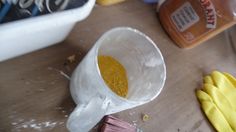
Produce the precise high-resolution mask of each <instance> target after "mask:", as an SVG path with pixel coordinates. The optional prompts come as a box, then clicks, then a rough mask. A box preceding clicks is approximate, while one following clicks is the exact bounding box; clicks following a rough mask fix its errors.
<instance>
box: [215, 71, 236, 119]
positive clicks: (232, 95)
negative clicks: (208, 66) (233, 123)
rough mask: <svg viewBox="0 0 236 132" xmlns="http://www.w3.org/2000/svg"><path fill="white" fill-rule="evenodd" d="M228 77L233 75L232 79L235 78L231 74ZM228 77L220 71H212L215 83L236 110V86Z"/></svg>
mask: <svg viewBox="0 0 236 132" xmlns="http://www.w3.org/2000/svg"><path fill="white" fill-rule="evenodd" d="M228 77H231V79H232V80H233V79H234V78H233V76H231V75H228ZM228 77H226V76H225V75H224V74H223V73H220V72H218V71H213V72H212V73H211V78H212V80H213V82H214V85H215V86H216V87H217V88H218V89H219V90H220V91H221V92H222V93H223V94H224V95H225V97H226V98H227V99H228V101H229V102H230V104H231V105H232V106H233V109H234V110H236V88H235V87H234V85H233V84H232V82H231V81H230V80H229V79H228ZM235 120H236V119H235Z"/></svg>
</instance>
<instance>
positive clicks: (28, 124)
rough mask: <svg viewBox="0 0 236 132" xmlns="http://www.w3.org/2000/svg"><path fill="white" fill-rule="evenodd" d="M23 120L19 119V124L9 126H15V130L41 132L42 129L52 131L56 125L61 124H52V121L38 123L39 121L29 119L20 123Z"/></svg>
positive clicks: (14, 123)
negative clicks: (27, 129)
mask: <svg viewBox="0 0 236 132" xmlns="http://www.w3.org/2000/svg"><path fill="white" fill-rule="evenodd" d="M23 120H24V119H21V122H12V123H11V124H12V125H16V128H17V130H20V129H26V128H30V129H34V130H38V131H42V130H44V129H52V128H54V127H55V126H56V125H57V124H62V123H61V122H60V123H58V122H53V121H45V122H39V121H36V120H35V119H31V120H29V121H25V122H22V121H23ZM18 121H19V120H18ZM63 123H64V122H63Z"/></svg>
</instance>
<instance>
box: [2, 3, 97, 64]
mask: <svg viewBox="0 0 236 132" xmlns="http://www.w3.org/2000/svg"><path fill="white" fill-rule="evenodd" d="M94 4H95V0H88V2H87V3H85V4H84V5H83V6H81V7H79V8H75V9H70V10H65V11H61V12H56V13H53V14H47V15H43V16H38V17H34V18H30V19H23V20H19V21H14V22H10V23H5V24H2V25H0V62H1V61H4V60H7V59H10V58H13V57H16V56H19V55H23V54H25V53H29V52H32V51H35V50H38V49H41V48H44V47H47V46H50V45H53V44H56V43H59V42H61V41H63V40H64V39H65V38H66V37H67V36H68V34H69V33H70V31H71V30H72V28H73V27H74V25H75V24H76V22H78V21H81V20H83V19H85V18H86V17H87V16H88V15H89V14H90V12H91V10H92V8H93V6H94Z"/></svg>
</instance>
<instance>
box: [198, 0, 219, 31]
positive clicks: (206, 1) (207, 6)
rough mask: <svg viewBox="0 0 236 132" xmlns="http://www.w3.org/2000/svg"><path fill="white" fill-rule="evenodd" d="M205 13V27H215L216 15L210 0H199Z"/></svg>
mask: <svg viewBox="0 0 236 132" xmlns="http://www.w3.org/2000/svg"><path fill="white" fill-rule="evenodd" d="M199 1H200V4H201V6H202V8H203V10H204V11H205V15H206V28H216V22H217V16H216V10H215V7H214V5H213V3H212V2H211V1H210V0H199Z"/></svg>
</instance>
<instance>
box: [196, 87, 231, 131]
mask: <svg viewBox="0 0 236 132" xmlns="http://www.w3.org/2000/svg"><path fill="white" fill-rule="evenodd" d="M196 95H197V97H198V100H199V102H200V103H201V107H202V109H203V111H204V113H205V114H206V116H207V117H208V119H209V121H210V122H211V124H212V125H213V126H214V127H215V129H216V130H217V131H219V132H233V130H232V128H231V127H230V125H229V123H228V122H227V120H226V119H225V117H224V115H223V114H222V113H221V111H220V110H219V109H218V108H217V107H216V105H215V104H214V102H213V101H212V99H211V97H210V96H209V95H208V94H207V93H205V92H203V91H202V90H197V92H196Z"/></svg>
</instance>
